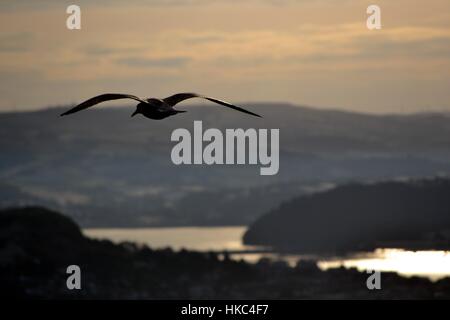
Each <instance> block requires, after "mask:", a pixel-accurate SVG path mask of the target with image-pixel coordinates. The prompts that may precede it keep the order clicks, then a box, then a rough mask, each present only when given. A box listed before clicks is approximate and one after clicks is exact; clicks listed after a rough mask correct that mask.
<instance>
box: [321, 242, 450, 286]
mask: <svg viewBox="0 0 450 320" xmlns="http://www.w3.org/2000/svg"><path fill="white" fill-rule="evenodd" d="M318 266H319V268H321V269H322V270H327V269H330V268H338V267H345V268H356V269H358V270H359V271H363V270H377V271H384V272H396V273H398V274H400V275H403V276H406V277H410V276H419V277H426V278H428V279H430V280H432V281H437V280H439V279H442V278H445V277H449V276H450V251H406V250H402V249H377V250H375V251H374V252H373V253H371V254H367V255H365V256H359V257H354V258H349V259H339V260H328V261H319V262H318Z"/></svg>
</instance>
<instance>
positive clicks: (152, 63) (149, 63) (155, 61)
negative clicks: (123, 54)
mask: <svg viewBox="0 0 450 320" xmlns="http://www.w3.org/2000/svg"><path fill="white" fill-rule="evenodd" d="M190 60H191V59H190V58H188V57H170V58H140V57H130V58H121V59H118V60H117V63H119V64H122V65H126V66H129V67H136V68H154V67H156V68H179V67H182V66H185V65H186V64H187V63H188V62H189V61H190Z"/></svg>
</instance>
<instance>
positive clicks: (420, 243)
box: [244, 179, 450, 252]
mask: <svg viewBox="0 0 450 320" xmlns="http://www.w3.org/2000/svg"><path fill="white" fill-rule="evenodd" d="M244 243H246V244H251V245H265V246H273V247H275V248H277V249H281V250H289V251H300V252H336V251H338V252H339V251H344V252H347V251H358V250H372V249H374V248H377V247H381V248H385V247H387V248H405V249H439V248H441V249H445V250H448V249H450V179H429V180H416V181H409V182H380V183H374V184H348V185H343V186H339V187H337V188H334V189H332V190H329V191H325V192H321V193H316V194H313V195H310V196H300V197H297V198H294V199H293V200H291V201H288V202H286V203H283V204H282V205H281V206H280V207H278V208H277V209H274V210H273V211H271V212H270V213H268V214H266V215H264V216H263V217H261V218H259V219H258V220H257V221H256V222H254V223H253V224H252V225H251V226H250V228H249V230H248V231H247V232H246V234H245V235H244Z"/></svg>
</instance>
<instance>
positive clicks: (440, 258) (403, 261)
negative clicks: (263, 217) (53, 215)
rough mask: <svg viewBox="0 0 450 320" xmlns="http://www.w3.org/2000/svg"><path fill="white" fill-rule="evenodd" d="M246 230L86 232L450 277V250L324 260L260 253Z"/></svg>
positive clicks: (253, 256)
mask: <svg viewBox="0 0 450 320" xmlns="http://www.w3.org/2000/svg"><path fill="white" fill-rule="evenodd" d="M245 230H246V227H178V228H139V229H131V228H121V229H84V230H83V232H84V233H85V235H86V236H88V237H91V238H97V239H108V240H111V241H113V242H116V243H119V242H123V241H131V242H136V243H139V244H145V245H148V246H149V247H151V248H155V249H156V248H167V247H170V248H172V249H173V250H180V249H183V248H184V249H187V250H195V251H230V252H231V254H230V258H232V259H243V260H245V261H247V262H249V263H255V262H257V261H259V260H260V259H261V258H269V259H272V260H284V261H286V263H288V264H289V265H291V266H295V265H296V264H297V262H298V261H300V263H301V261H302V260H310V259H315V260H317V261H318V266H319V268H320V269H322V270H327V269H330V268H338V267H341V266H343V267H346V268H357V269H358V270H360V271H364V270H378V271H391V272H396V273H398V274H400V275H402V276H406V277H410V276H418V277H425V278H428V279H430V280H432V281H436V280H439V279H441V278H444V277H450V251H437V250H429V251H407V250H402V249H393V248H379V249H377V250H375V251H373V252H362V253H359V254H357V255H353V256H349V257H321V256H314V257H313V256H306V255H292V254H289V255H285V254H277V253H273V252H258V251H261V250H263V249H264V248H260V247H255V246H246V245H243V244H242V241H241V239H242V236H243V234H244V232H245Z"/></svg>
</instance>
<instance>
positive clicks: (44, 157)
mask: <svg viewBox="0 0 450 320" xmlns="http://www.w3.org/2000/svg"><path fill="white" fill-rule="evenodd" d="M243 105H245V106H246V107H247V108H248V109H250V110H253V111H255V112H258V113H260V114H262V115H263V116H264V118H263V119H259V118H254V117H247V116H245V115H244V116H243V115H242V114H240V113H238V112H232V111H230V110H227V109H225V108H221V107H220V106H213V105H206V104H205V105H202V106H180V107H179V109H182V110H189V112H187V113H184V114H182V115H179V116H175V117H172V118H170V119H166V120H164V121H152V120H148V119H144V118H142V117H134V118H130V114H131V112H132V108H131V107H123V108H107V107H106V108H104V107H101V106H99V107H98V108H94V109H92V110H87V111H85V112H81V113H77V114H74V115H72V116H71V117H64V118H61V117H59V114H60V113H61V112H62V111H63V110H66V109H67V108H53V109H48V110H42V111H36V112H20V113H0V124H1V125H0V149H1V150H2V152H1V154H0V178H1V179H0V207H9V206H16V205H41V206H46V207H49V208H53V209H55V210H61V211H64V212H67V213H68V214H69V215H70V216H71V217H73V218H74V219H75V220H76V221H77V222H78V223H80V224H81V225H82V226H83V227H107V226H110V227H117V226H122V227H125V226H130V227H133V226H174V225H246V224H249V223H251V222H253V221H254V220H255V219H256V218H257V217H259V216H260V215H262V214H264V213H266V212H267V210H268V209H270V208H273V207H276V206H277V205H279V204H280V203H281V202H283V201H286V200H288V199H290V198H292V197H294V196H298V195H301V194H305V193H307V192H309V191H310V190H316V189H321V188H322V187H323V185H330V184H335V183H341V182H345V181H348V180H367V179H382V178H392V177H399V176H407V177H422V176H431V175H435V174H439V173H448V172H450V161H449V160H450V118H449V117H448V115H446V114H416V115H403V116H400V115H385V116H375V115H367V114H358V113H349V112H340V111H333V110H318V109H313V108H306V107H299V106H292V105H288V104H281V103H278V104H277V103H272V104H243ZM194 120H203V126H204V128H210V127H216V128H219V129H225V128H239V127H242V128H279V129H280V171H279V174H278V175H276V176H270V177H267V176H266V177H261V176H260V175H259V169H258V167H257V166H206V165H204V166H175V165H173V164H172V162H171V160H170V152H171V148H172V147H173V145H174V143H172V142H171V141H170V135H171V132H172V130H174V129H176V128H187V129H189V130H192V126H193V121H194ZM193 202H195V203H196V206H195V207H193V206H191V205H189V204H191V203H193ZM234 213H236V214H234Z"/></svg>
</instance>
